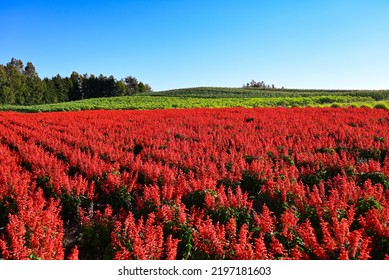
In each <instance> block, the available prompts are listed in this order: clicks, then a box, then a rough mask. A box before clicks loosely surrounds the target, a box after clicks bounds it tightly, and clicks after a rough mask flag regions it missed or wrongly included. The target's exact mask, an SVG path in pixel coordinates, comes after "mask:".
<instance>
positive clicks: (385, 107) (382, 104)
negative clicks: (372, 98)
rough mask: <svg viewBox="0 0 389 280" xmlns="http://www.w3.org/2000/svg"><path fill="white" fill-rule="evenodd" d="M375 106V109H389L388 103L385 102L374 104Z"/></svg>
mask: <svg viewBox="0 0 389 280" xmlns="http://www.w3.org/2000/svg"><path fill="white" fill-rule="evenodd" d="M374 108H375V109H385V110H388V109H389V107H388V105H386V104H385V103H377V104H376V105H374Z"/></svg>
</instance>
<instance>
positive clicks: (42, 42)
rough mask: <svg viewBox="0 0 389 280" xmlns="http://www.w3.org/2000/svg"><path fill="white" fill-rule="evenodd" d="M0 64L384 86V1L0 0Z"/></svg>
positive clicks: (216, 81)
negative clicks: (17, 61)
mask: <svg viewBox="0 0 389 280" xmlns="http://www.w3.org/2000/svg"><path fill="white" fill-rule="evenodd" d="M0 34H1V35H0V36H1V43H0V63H1V64H5V63H7V62H8V61H10V60H11V58H12V57H15V58H18V59H22V60H23V61H24V62H25V63H26V62H27V61H31V62H32V63H33V64H34V65H35V67H36V69H37V71H38V74H39V75H40V76H41V77H52V76H54V75H56V74H60V75H62V76H69V75H70V73H71V72H72V71H77V72H79V73H81V74H82V73H89V74H91V73H93V74H100V73H102V74H104V75H114V76H115V77H117V78H122V77H125V76H128V75H132V76H135V77H137V78H138V79H139V80H141V81H143V82H146V83H149V84H150V85H151V87H152V88H153V89H154V90H165V89H172V88H184V87H195V86H228V87H240V86H242V85H243V84H244V83H246V82H249V81H250V80H252V79H254V80H256V81H262V80H263V81H265V82H266V83H268V84H275V85H276V86H279V87H281V86H284V87H287V88H323V89H382V88H386V89H388V88H389V1H388V0H305V1H304V0H294V1H283V0H239V1H238V0H235V1H232V0H180V1H178V0H166V1H161V0H159V1H156V0H144V1H140V0H139V1H137V0H130V1H118V0H109V1H99V0H97V1H96V0H95V1H92V0H85V1H83V0H79V1H74V0H71V1H42V0H41V1H39V0H37V1H18V0H0Z"/></svg>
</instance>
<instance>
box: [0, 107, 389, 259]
mask: <svg viewBox="0 0 389 280" xmlns="http://www.w3.org/2000/svg"><path fill="white" fill-rule="evenodd" d="M388 143H389V114H388V112H387V111H386V110H380V109H362V108H360V109H357V108H348V109H345V108H328V109H318V108H291V109H286V108H267V109H240V108H235V109H189V110H188V109H186V110H181V109H178V110H154V111H81V112H67V113H64V112H63V113H37V114H19V113H7V112H1V113H0V259H78V258H79V259H387V258H389V200H388V199H389V144H388Z"/></svg>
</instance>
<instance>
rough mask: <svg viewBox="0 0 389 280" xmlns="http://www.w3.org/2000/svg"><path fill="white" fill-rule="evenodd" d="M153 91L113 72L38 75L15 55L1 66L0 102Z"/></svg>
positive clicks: (23, 102) (42, 101) (26, 102)
mask: <svg viewBox="0 0 389 280" xmlns="http://www.w3.org/2000/svg"><path fill="white" fill-rule="evenodd" d="M148 91H151V87H150V86H149V85H148V84H144V83H142V82H140V81H138V80H137V79H136V78H134V77H131V76H128V77H127V78H125V79H121V80H117V79H116V78H115V77H113V76H112V75H111V76H109V77H106V76H104V75H99V76H98V77H97V76H95V75H93V74H92V75H88V74H83V75H80V74H79V73H77V72H75V71H73V72H72V74H71V75H70V77H69V78H68V77H65V78H63V77H61V76H60V75H57V76H55V77H52V78H51V79H49V78H44V79H43V80H42V79H41V78H39V76H38V73H37V72H36V70H35V66H34V65H33V64H32V63H31V62H27V65H26V67H24V64H23V62H22V61H21V60H18V59H15V58H12V60H11V61H10V62H9V63H7V65H5V66H4V65H0V104H10V105H35V104H49V103H57V102H64V101H68V100H82V99H88V98H99V97H112V96H124V95H130V94H135V93H144V92H148Z"/></svg>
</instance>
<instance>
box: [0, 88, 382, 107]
mask: <svg viewBox="0 0 389 280" xmlns="http://www.w3.org/2000/svg"><path fill="white" fill-rule="evenodd" d="M377 104H378V105H377ZM388 104H389V90H374V91H373V90H370V91H368V90H296V89H282V90H281V89H254V88H216V87H199V88H185V89H174V90H168V91H158V92H148V93H142V94H135V95H131V96H123V97H109V98H92V99H85V100H78V101H72V102H63V103H56V104H44V105H32V106H15V105H0V110H11V111H19V112H49V111H74V110H93V109H115V110H119V109H141V110H144V109H168V108H202V107H205V108H223V107H247V108H251V107H276V106H284V107H290V106H334V107H335V106H358V107H359V106H368V107H374V106H377V107H384V108H385V107H386V106H388Z"/></svg>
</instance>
